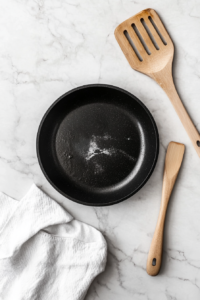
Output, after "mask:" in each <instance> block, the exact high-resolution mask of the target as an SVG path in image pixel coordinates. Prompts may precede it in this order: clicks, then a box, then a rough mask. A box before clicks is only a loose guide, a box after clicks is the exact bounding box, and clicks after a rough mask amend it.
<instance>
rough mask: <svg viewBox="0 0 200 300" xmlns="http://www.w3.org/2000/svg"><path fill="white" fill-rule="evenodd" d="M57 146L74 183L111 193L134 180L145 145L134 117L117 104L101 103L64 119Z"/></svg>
mask: <svg viewBox="0 0 200 300" xmlns="http://www.w3.org/2000/svg"><path fill="white" fill-rule="evenodd" d="M55 147H56V155H57V158H58V161H59V163H60V166H61V168H62V169H63V171H64V173H65V174H66V176H67V177H68V178H71V180H73V181H74V183H76V184H78V185H82V186H85V187H87V186H89V187H90V188H91V189H96V188H97V189H99V188H101V189H106V190H108V189H112V188H113V185H114V186H115V188H117V186H118V185H120V186H121V185H122V184H123V182H124V184H126V182H127V180H131V177H132V176H131V175H133V170H134V168H135V166H136V163H137V162H138V159H139V156H140V154H141V153H142V151H141V147H144V145H143V143H142V135H141V133H140V129H139V126H138V124H137V120H136V119H135V118H134V116H132V115H131V114H130V113H128V112H127V111H125V110H124V109H123V108H121V107H118V106H116V105H113V104H107V103H98V102H97V103H91V104H87V105H83V106H81V107H78V108H76V109H75V110H73V111H71V112H70V113H69V114H68V115H67V116H66V117H65V118H64V120H63V121H62V122H61V124H60V126H59V129H58V131H57V134H56V139H55ZM129 177H130V178H129Z"/></svg>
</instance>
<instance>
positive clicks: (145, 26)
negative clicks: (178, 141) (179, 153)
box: [115, 9, 200, 157]
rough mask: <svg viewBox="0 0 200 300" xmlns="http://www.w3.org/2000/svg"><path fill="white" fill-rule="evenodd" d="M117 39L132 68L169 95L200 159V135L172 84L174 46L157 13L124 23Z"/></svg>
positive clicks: (147, 14)
mask: <svg viewBox="0 0 200 300" xmlns="http://www.w3.org/2000/svg"><path fill="white" fill-rule="evenodd" d="M115 37H116V39H117V41H118V43H119V45H120V47H121V49H122V51H123V52H124V55H125V56H126V58H127V60H128V62H129V64H130V65H131V67H132V68H133V69H135V70H137V71H139V72H142V73H144V74H146V75H148V76H150V77H151V78H153V79H154V80H155V81H156V82H157V83H158V84H159V85H160V86H161V87H162V88H163V90H164V91H165V92H166V94H167V95H168V97H169V99H170V100H171V102H172V104H173V106H174V108H175V110H176V112H177V114H178V116H179V118H180V120H181V122H182V123H183V126H184V127H185V129H186V131H187V133H188V135H189V137H190V139H191V141H192V143H193V146H194V148H195V150H196V152H197V154H198V155H199V157H200V135H199V133H198V131H197V129H196V128H195V126H194V124H193V123H192V120H191V119H190V117H189V115H188V113H187V111H186V109H185V107H184V106H183V103H182V102H181V100H180V98H179V96H178V94H177V91H176V88H175V86H174V82H173V77H172V61H173V56H174V46H173V43H172V40H171V39H170V37H169V34H168V33H167V31H166V29H165V27H164V26H163V24H162V22H161V20H160V18H159V16H158V15H157V13H156V12H155V10H153V9H146V10H143V11H141V12H140V13H138V14H137V15H135V16H133V17H131V18H130V19H128V20H126V21H125V22H123V23H121V24H120V25H119V26H118V27H117V28H116V29H115Z"/></svg>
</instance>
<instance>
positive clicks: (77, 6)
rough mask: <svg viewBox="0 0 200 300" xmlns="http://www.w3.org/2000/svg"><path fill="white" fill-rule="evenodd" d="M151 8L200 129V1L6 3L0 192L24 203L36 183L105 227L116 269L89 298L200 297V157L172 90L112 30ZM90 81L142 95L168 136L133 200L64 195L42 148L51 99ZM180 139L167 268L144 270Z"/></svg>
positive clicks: (0, 67)
mask: <svg viewBox="0 0 200 300" xmlns="http://www.w3.org/2000/svg"><path fill="white" fill-rule="evenodd" d="M149 7H152V8H154V9H156V10H157V12H158V13H159V14H160V16H161V17H162V20H163V22H164V23H165V25H166V27H167V29H168V31H169V33H170V35H171V37H172V39H173V41H174V44H175V50H176V53H175V61H174V77H175V83H176V86H177V89H178V91H179V94H180V96H181V98H182V100H183V102H184V103H185V105H186V107H187V109H188V111H189V113H190V114H191V116H192V118H193V120H194V122H195V124H196V126H197V128H198V130H199V131H200V121H199V120H200V84H199V80H200V58H199V53H200V30H199V29H200V1H199V0H165V1H162V0H154V1H149V0H141V1H140V0H136V1H133V0H127V1H125V0H113V1H111V0H101V1H97V0H82V1H81V0H66V1H65V0H49V1H47V0H46V1H45V0H29V1H28V0H1V1H0V28H1V30H0V40H1V47H0V81H1V82H0V95H1V101H0V190H1V191H3V192H5V193H7V194H9V195H11V196H13V197H15V198H16V199H20V198H21V197H22V196H23V195H24V194H25V193H26V191H27V190H28V189H29V187H30V185H31V184H32V182H35V183H36V184H38V185H39V186H41V187H42V189H43V190H44V191H46V192H47V193H48V194H50V195H51V196H52V197H54V198H55V199H56V200H57V201H58V202H60V203H62V204H63V206H65V207H66V208H67V209H68V211H69V212H71V213H72V214H73V215H74V216H75V217H77V218H78V219H80V220H82V221H85V222H87V223H89V224H92V225H93V226H95V227H97V228H99V229H100V230H101V231H102V232H103V233H104V235H105V237H106V239H107V242H108V246H109V253H108V263H107V268H106V271H105V272H104V273H103V274H102V275H100V276H99V277H98V278H97V279H96V280H95V282H94V283H93V284H92V286H91V288H90V290H89V292H88V294H87V296H86V299H87V300H96V299H103V300H109V299H115V300H121V299H126V300H129V299H131V300H132V299H134V300H147V299H148V300H157V299H158V300H165V299H166V300H171V299H173V300H176V299H181V300H186V299H192V300H197V299H199V298H200V160H199V158H198V156H197V154H196V152H195V150H194V149H193V147H192V145H191V143H190V141H189V138H188V136H187V135H186V133H185V131H184V129H183V127H182V125H181V123H180V121H179V119H178V117H177V116H176V114H175V112H174V110H173V108H172V105H171V104H170V102H169V100H168V98H167V96H166V95H165V94H164V92H163V91H162V90H161V88H160V87H159V86H158V85H157V84H156V83H154V82H153V81H152V80H151V79H150V78H148V77H146V76H144V75H142V74H140V73H137V72H135V71H133V70H132V69H131V68H130V67H129V65H128V62H127V61H126V59H125V57H124V56H123V54H122V52H121V50H120V48H119V46H118V44H117V42H116V40H115V38H114V35H113V32H114V29H115V27H116V26H117V25H118V24H119V23H120V22H122V21H124V20H125V19H127V18H129V17H131V16H132V15H134V14H136V13H137V12H139V11H140V10H142V9H145V8H149ZM90 83H107V84H113V85H116V86H119V87H122V88H124V89H126V90H128V91H129V92H131V93H133V94H135V95H136V96H137V97H138V98H139V99H141V100H142V101H143V102H144V103H145V105H146V106H147V107H148V108H149V110H150V111H151V112H152V114H153V116H154V118H155V120H156V123H157V126H158V130H159V134H160V155H159V159H158V163H157V166H156V169H155V171H154V173H153V175H152V177H151V178H150V180H149V181H148V183H147V184H146V185H145V187H144V188H143V189H142V190H141V191H139V192H138V193H137V194H136V195H134V196H133V197H132V198H131V199H128V200H127V201H125V202H123V203H120V204H118V205H115V206H111V207H105V208H92V207H85V206H81V205H79V204H76V203H73V202H72V201H70V200H67V199H65V198H64V197H62V196H61V195H60V194H59V193H57V192H56V191H55V190H54V189H53V188H52V187H51V186H50V184H49V183H48V182H47V181H46V180H45V178H44V176H43V174H42V172H41V170H40V168H39V165H38V162H37V158H36V150H35V148H36V147H35V138H36V133H37V128H38V125H39V122H40V120H41V118H42V116H43V114H44V112H45V111H46V109H47V108H48V107H49V106H50V104H51V103H53V102H54V101H55V100H56V99H57V98H58V97H59V96H60V95H62V94H63V93H64V92H66V91H68V90H70V89H72V88H75V87H77V86H80V85H84V84H90ZM171 140H174V141H177V142H181V143H185V145H186V153H185V157H184V161H183V166H182V169H181V172H180V174H179V177H178V180H177V184H176V186H175V189H174V192H173V195H172V198H171V200H170V204H169V209H168V213H167V219H166V228H165V239H164V256H163V265H162V269H161V272H160V275H159V276H157V277H154V278H153V277H150V276H148V275H147V273H146V271H145V266H146V260H147V253H148V250H149V247H150V243H151V239H152V235H153V232H154V228H155V224H156V220H157V216H158V211H159V205H160V199H161V189H162V173H163V163H164V157H165V151H166V147H167V145H168V143H169V142H170V141H171Z"/></svg>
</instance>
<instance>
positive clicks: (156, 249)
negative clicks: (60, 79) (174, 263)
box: [146, 178, 174, 276]
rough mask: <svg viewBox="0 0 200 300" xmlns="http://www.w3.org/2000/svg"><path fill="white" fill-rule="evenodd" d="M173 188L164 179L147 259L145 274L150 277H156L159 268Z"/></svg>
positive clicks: (172, 184)
mask: <svg viewBox="0 0 200 300" xmlns="http://www.w3.org/2000/svg"><path fill="white" fill-rule="evenodd" d="M173 186H174V183H172V182H171V184H170V182H168V183H167V182H166V179H165V178H164V181H163V193H162V200H161V206H160V212H159V216H158V221H157V225H156V229H155V232H154V236H153V239H152V242H151V247H150V250H149V255H148V259H147V267H146V269H147V273H148V274H149V275H151V276H156V275H157V274H158V273H159V271H160V267H161V262H162V249H163V233H164V225H165V216H166V211H167V206H168V202H169V198H170V195H171V192H172V189H173Z"/></svg>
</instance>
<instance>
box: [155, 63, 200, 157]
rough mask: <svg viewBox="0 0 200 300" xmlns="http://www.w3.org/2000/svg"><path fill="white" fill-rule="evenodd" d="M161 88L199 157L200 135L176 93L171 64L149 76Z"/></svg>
mask: <svg viewBox="0 0 200 300" xmlns="http://www.w3.org/2000/svg"><path fill="white" fill-rule="evenodd" d="M151 77H152V78H153V79H154V80H156V81H157V83H158V84H159V85H160V86H161V87H162V89H163V90H164V91H165V93H166V94H167V95H168V97H169V99H170V101H171V103H172V105H173V106H174V108H175V110H176V112H177V114H178V116H179V118H180V120H181V122H182V124H183V126H184V127H185V130H186V131H187V133H188V135H189V137H190V139H191V141H192V144H193V146H194V148H195V150H196V152H197V154H198V156H199V157H200V135H199V132H198V131H197V129H196V127H195V126H194V124H193V122H192V120H191V118H190V116H189V115H188V113H187V111H186V109H185V107H184V105H183V103H182V101H181V99H180V97H179V95H178V93H177V91H176V88H175V86H174V82H173V78H172V69H171V62H170V63H169V64H168V65H167V66H166V67H165V68H164V69H162V70H161V71H160V72H158V73H154V74H152V76H151Z"/></svg>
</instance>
